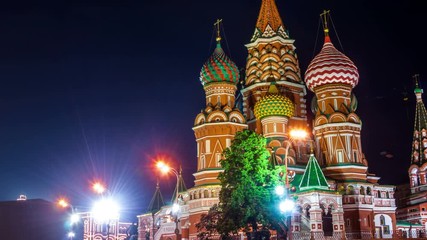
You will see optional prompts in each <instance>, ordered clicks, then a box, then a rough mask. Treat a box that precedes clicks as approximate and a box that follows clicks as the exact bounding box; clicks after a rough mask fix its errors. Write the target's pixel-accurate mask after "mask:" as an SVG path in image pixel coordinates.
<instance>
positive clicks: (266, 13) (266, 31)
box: [252, 0, 289, 41]
mask: <svg viewBox="0 0 427 240" xmlns="http://www.w3.org/2000/svg"><path fill="white" fill-rule="evenodd" d="M276 35H281V36H282V37H284V38H289V37H288V35H287V33H286V32H285V26H284V25H283V22H282V19H281V17H280V14H279V11H278V10H277V6H276V1H275V0H262V3H261V10H260V11H259V15H258V20H257V23H256V29H255V33H254V36H253V37H252V41H255V40H256V39H257V38H259V37H267V38H268V37H274V36H276Z"/></svg>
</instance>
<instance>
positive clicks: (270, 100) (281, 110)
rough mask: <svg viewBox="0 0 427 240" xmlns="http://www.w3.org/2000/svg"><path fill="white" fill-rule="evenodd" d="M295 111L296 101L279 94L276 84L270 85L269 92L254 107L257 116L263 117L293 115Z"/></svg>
mask: <svg viewBox="0 0 427 240" xmlns="http://www.w3.org/2000/svg"><path fill="white" fill-rule="evenodd" d="M294 112H295V106H294V103H293V102H292V101H291V100H290V99H289V98H287V97H285V96H283V95H281V94H279V91H278V90H277V87H276V85H274V84H272V85H270V89H269V90H268V93H267V94H266V95H265V96H264V97H262V98H261V99H260V100H259V101H258V102H257V103H256V104H255V108H254V113H255V117H256V118H258V119H263V118H265V117H270V116H284V117H288V118H289V117H292V116H293V115H294Z"/></svg>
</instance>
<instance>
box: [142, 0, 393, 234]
mask: <svg viewBox="0 0 427 240" xmlns="http://www.w3.org/2000/svg"><path fill="white" fill-rule="evenodd" d="M327 16H328V13H327V12H325V13H324V14H323V17H324V21H323V24H324V33H325V36H324V44H323V47H322V49H321V51H320V52H319V53H318V54H317V55H316V56H315V57H314V59H313V60H312V61H311V63H310V65H309V66H308V68H307V70H306V71H305V74H304V76H305V77H304V78H303V77H302V74H301V69H300V66H299V62H298V57H297V54H296V48H295V46H294V41H295V40H294V39H292V38H290V36H289V32H288V29H287V28H286V27H285V25H284V24H283V22H282V18H281V16H280V14H279V11H278V8H277V6H276V3H275V0H262V3H261V8H260V12H259V16H258V20H257V21H256V26H255V31H254V34H253V36H252V38H251V39H250V41H249V43H248V44H246V47H247V50H248V55H247V63H246V71H245V75H244V76H243V77H240V75H239V71H238V67H237V66H236V64H235V63H234V62H233V61H232V60H231V59H230V58H229V57H228V56H227V55H226V54H225V52H224V50H223V49H222V47H221V35H220V33H219V28H218V36H217V46H216V48H215V50H214V52H213V54H212V55H211V57H210V58H209V59H208V60H207V61H206V63H205V64H204V65H203V67H202V70H201V73H200V81H201V83H202V86H203V89H204V91H205V93H206V106H205V108H204V109H202V110H201V112H200V113H199V114H198V115H197V116H196V118H195V121H194V127H193V130H194V134H195V138H196V143H197V171H196V172H195V173H194V174H193V175H194V177H195V181H194V187H192V188H190V189H188V190H187V191H185V192H181V193H180V198H179V201H178V202H179V204H180V213H179V215H178V216H176V217H175V219H174V218H173V217H168V216H169V215H170V212H171V211H170V210H168V209H170V206H169V207H168V206H166V207H164V208H162V209H161V210H159V211H158V212H156V213H153V214H146V215H141V216H139V231H140V234H139V239H141V240H142V239H147V238H149V239H155V240H158V239H178V238H181V239H191V240H193V239H197V229H196V226H195V225H196V224H197V223H198V222H199V221H200V217H201V215H202V214H206V213H207V212H208V210H209V208H210V207H211V206H213V205H214V204H216V203H218V201H219V199H218V196H219V191H220V182H219V180H218V179H217V177H218V174H219V173H220V172H221V171H222V169H221V165H220V160H221V159H222V152H223V150H224V149H226V148H227V147H229V146H230V145H231V143H232V141H233V138H234V135H235V134H236V132H238V131H242V130H243V129H250V130H253V131H255V132H257V133H258V134H262V135H263V136H264V137H265V138H266V139H267V148H268V150H269V151H270V153H271V157H272V158H275V160H276V161H277V162H278V163H280V164H284V165H286V166H287V173H286V179H287V182H286V184H287V187H288V188H289V189H292V194H293V195H296V196H297V200H296V207H295V209H294V211H293V214H292V218H291V224H290V235H289V236H290V237H293V239H310V238H313V237H314V238H315V239H326V238H328V239H332V238H333V239H344V238H348V239H371V238H374V237H378V238H391V237H392V236H393V235H394V234H395V229H396V214H395V211H396V204H395V198H394V191H395V187H394V186H385V185H379V184H378V180H379V179H380V178H379V177H377V176H375V175H374V174H371V173H368V161H367V159H366V158H365V156H364V154H363V151H362V144H361V129H362V124H361V120H360V118H359V116H358V115H357V113H356V109H357V98H356V96H355V95H354V93H353V92H352V90H353V88H354V87H356V85H357V84H358V82H359V73H358V70H357V67H356V65H355V64H354V63H353V62H352V61H351V60H350V58H349V57H347V56H346V55H344V54H343V53H341V52H340V51H338V50H337V49H336V48H335V47H334V45H333V43H332V41H331V38H330V36H329V28H328V17H327ZM218 24H219V22H218ZM240 79H244V80H243V81H242V87H241V89H240V90H239V89H238V88H237V85H238V83H239V81H240ZM307 89H308V90H309V91H312V92H313V93H314V95H315V97H314V99H313V101H312V104H311V109H312V111H313V114H314V120H313V123H312V124H309V122H308V119H307V99H306V94H307ZM237 91H240V94H239V95H240V96H241V102H242V107H241V108H239V107H237V106H238V104H236V98H235V96H236V92H237ZM310 125H312V129H310V130H309V131H310V132H312V135H313V138H312V139H302V140H301V139H300V140H297V139H295V138H293V137H292V134H291V131H292V130H295V129H306V130H308V129H309V126H310ZM310 146H312V147H314V153H310V151H309V149H310ZM313 176H316V177H313ZM147 232H148V233H150V234H148V235H147V234H142V233H147ZM147 236H148V237H147ZM241 237H242V238H243V237H245V236H243V235H241Z"/></svg>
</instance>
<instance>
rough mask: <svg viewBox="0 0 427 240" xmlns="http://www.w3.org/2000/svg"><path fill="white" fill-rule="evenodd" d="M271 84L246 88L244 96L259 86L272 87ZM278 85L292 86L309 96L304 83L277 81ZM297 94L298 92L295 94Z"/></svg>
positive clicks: (243, 91)
mask: <svg viewBox="0 0 427 240" xmlns="http://www.w3.org/2000/svg"><path fill="white" fill-rule="evenodd" d="M270 84H271V82H258V83H255V84H251V85H250V86H248V87H245V88H243V89H242V90H241V92H242V94H244V93H245V92H247V91H251V90H252V89H254V88H256V87H259V86H270ZM276 85H278V86H281V85H285V86H286V85H287V86H292V87H295V88H300V89H302V90H303V93H304V96H305V95H306V94H307V88H306V87H305V84H303V83H295V82H290V81H283V80H281V81H276ZM295 93H297V92H295Z"/></svg>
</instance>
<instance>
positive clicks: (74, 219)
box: [57, 198, 80, 239]
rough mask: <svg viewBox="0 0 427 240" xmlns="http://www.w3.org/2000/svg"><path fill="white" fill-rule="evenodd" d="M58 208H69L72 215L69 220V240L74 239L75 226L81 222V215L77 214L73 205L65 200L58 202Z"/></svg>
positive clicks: (61, 199)
mask: <svg viewBox="0 0 427 240" xmlns="http://www.w3.org/2000/svg"><path fill="white" fill-rule="evenodd" d="M57 204H58V206H60V207H61V208H64V209H65V208H69V209H70V212H71V215H70V218H69V222H70V232H68V234H67V236H68V238H69V239H73V238H74V237H75V235H76V234H75V232H74V231H73V230H76V229H75V225H76V224H77V223H78V222H79V221H80V216H79V214H78V213H77V212H76V209H75V208H74V207H73V205H71V204H70V202H69V201H68V200H67V199H65V198H60V199H59V200H58V201H57Z"/></svg>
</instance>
